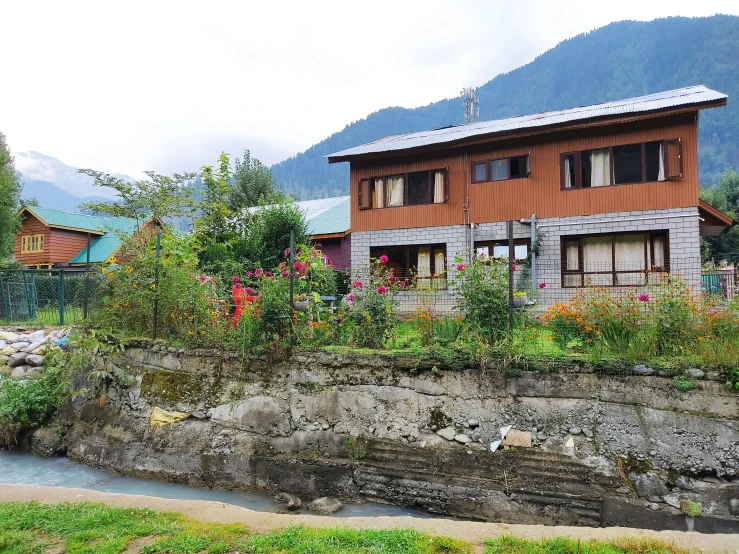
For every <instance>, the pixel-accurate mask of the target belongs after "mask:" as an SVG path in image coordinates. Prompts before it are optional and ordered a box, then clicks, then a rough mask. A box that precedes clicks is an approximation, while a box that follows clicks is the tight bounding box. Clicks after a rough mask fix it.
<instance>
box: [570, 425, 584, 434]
mask: <svg viewBox="0 0 739 554" xmlns="http://www.w3.org/2000/svg"><path fill="white" fill-rule="evenodd" d="M580 433H582V429H580V428H579V427H578V426H576V425H573V426H572V427H570V435H579V434H580Z"/></svg>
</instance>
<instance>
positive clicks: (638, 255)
mask: <svg viewBox="0 0 739 554" xmlns="http://www.w3.org/2000/svg"><path fill="white" fill-rule="evenodd" d="M614 249H615V255H616V270H617V271H633V273H619V274H617V276H616V278H617V279H618V283H616V284H618V285H624V286H630V285H643V284H644V273H643V271H644V270H645V269H646V268H645V267H644V266H645V261H644V235H629V236H625V237H618V238H616V240H615V243H614Z"/></svg>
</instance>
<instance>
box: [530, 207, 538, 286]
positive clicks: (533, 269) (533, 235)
mask: <svg viewBox="0 0 739 554" xmlns="http://www.w3.org/2000/svg"><path fill="white" fill-rule="evenodd" d="M535 244H536V214H531V247H532V250H531V292H534V291H536V285H537V283H536V250H534V249H533V248H534V245H535Z"/></svg>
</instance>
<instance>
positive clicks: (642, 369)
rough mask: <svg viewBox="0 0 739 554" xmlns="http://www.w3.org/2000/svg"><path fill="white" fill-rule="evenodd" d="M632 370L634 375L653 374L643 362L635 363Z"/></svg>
mask: <svg viewBox="0 0 739 554" xmlns="http://www.w3.org/2000/svg"><path fill="white" fill-rule="evenodd" d="M632 371H633V373H634V375H654V370H653V369H652V368H651V367H647V366H645V365H643V364H638V365H635V366H634V368H633V370H632Z"/></svg>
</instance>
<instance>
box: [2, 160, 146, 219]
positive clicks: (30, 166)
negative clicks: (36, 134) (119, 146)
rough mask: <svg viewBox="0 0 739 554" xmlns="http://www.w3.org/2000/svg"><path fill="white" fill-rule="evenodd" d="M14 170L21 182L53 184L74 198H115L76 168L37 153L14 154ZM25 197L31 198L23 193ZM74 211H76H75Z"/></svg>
mask: <svg viewBox="0 0 739 554" xmlns="http://www.w3.org/2000/svg"><path fill="white" fill-rule="evenodd" d="M15 168H16V169H17V170H18V171H20V173H21V181H23V183H24V184H25V183H30V182H33V181H36V182H38V181H44V182H46V183H49V184H54V185H56V186H57V187H59V188H60V189H62V191H66V192H68V193H70V194H72V195H74V196H77V197H80V198H84V197H86V196H92V195H95V194H97V195H99V196H102V197H105V198H107V199H112V198H115V197H116V195H115V193H113V192H112V191H110V190H108V189H104V188H101V187H94V186H93V184H92V183H93V178H92V177H89V176H87V175H82V174H81V173H77V168H76V167H72V166H71V165H67V164H65V163H64V162H62V161H60V160H57V159H56V158H52V157H51V156H47V155H46V154H41V153H39V152H19V153H17V154H15ZM112 175H114V176H115V177H118V178H120V179H123V180H125V181H130V182H133V181H134V179H133V178H132V177H129V176H128V175H121V174H120V173H112ZM25 194H26V195H27V196H31V195H30V194H28V193H25ZM37 200H38V201H39V202H40V203H41V204H42V206H44V207H53V206H46V205H45V204H44V200H43V199H42V198H38V197H37ZM75 211H76V210H75Z"/></svg>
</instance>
